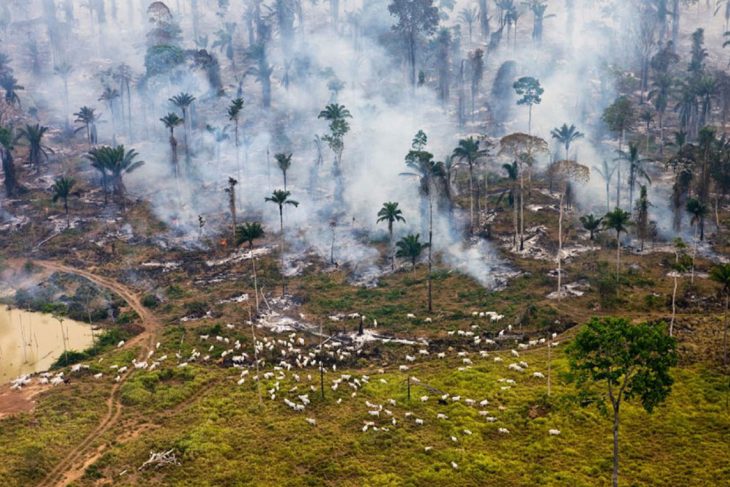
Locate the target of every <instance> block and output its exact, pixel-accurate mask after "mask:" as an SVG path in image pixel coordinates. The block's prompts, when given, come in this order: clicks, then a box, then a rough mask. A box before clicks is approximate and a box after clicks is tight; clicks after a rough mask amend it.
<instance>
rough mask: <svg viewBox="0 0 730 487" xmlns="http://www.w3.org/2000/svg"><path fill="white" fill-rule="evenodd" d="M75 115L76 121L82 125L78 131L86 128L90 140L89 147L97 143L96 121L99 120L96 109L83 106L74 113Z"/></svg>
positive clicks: (87, 137)
mask: <svg viewBox="0 0 730 487" xmlns="http://www.w3.org/2000/svg"><path fill="white" fill-rule="evenodd" d="M74 117H76V119H75V120H74V123H78V124H81V127H78V128H77V129H76V132H80V131H82V130H86V139H87V140H88V142H89V148H91V147H93V146H94V145H96V122H98V121H99V116H98V115H97V114H96V110H94V109H93V108H91V107H87V106H83V107H81V108H80V109H79V111H78V112H76V113H74Z"/></svg>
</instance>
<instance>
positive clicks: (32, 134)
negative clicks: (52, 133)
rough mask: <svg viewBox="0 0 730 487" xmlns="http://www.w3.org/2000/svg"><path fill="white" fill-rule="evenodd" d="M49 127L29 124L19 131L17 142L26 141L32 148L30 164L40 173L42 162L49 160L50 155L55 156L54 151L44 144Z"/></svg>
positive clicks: (29, 158) (29, 156)
mask: <svg viewBox="0 0 730 487" xmlns="http://www.w3.org/2000/svg"><path fill="white" fill-rule="evenodd" d="M48 130H49V129H48V127H44V126H42V125H39V124H35V125H30V124H27V125H26V126H25V127H22V128H21V129H19V130H18V135H17V136H16V137H15V140H16V141H18V140H21V139H24V140H25V141H26V142H27V143H28V146H29V147H30V152H29V154H28V162H30V165H31V166H33V167H34V168H35V170H36V172H38V171H40V168H41V162H42V161H43V160H44V159H46V160H47V159H48V154H53V149H51V148H50V147H48V146H46V145H45V144H44V143H43V137H45V135H46V134H47V133H48Z"/></svg>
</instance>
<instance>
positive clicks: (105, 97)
mask: <svg viewBox="0 0 730 487" xmlns="http://www.w3.org/2000/svg"><path fill="white" fill-rule="evenodd" d="M119 96H120V95H119V91H117V90H116V89H114V88H110V87H108V86H107V87H106V88H105V89H104V92H103V93H102V94H101V96H100V97H99V101H103V102H105V103H106V105H107V107H108V108H109V112H110V113H111V118H112V143H113V144H116V143H117V133H116V132H117V128H116V127H117V122H116V120H117V117H116V110H114V106H115V103H114V102H115V100H116V99H117V98H119Z"/></svg>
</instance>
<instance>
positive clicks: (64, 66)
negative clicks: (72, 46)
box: [53, 62, 73, 124]
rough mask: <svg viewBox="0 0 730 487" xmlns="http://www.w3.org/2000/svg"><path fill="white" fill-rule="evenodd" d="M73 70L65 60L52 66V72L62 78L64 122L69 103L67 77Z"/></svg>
mask: <svg viewBox="0 0 730 487" xmlns="http://www.w3.org/2000/svg"><path fill="white" fill-rule="evenodd" d="M72 71H73V66H71V65H70V64H69V63H67V62H63V63H61V64H59V65H57V66H55V67H54V68H53V72H54V73H55V74H56V75H57V76H58V77H60V78H61V80H63V102H64V106H63V109H64V113H65V117H66V124H68V112H69V103H68V78H69V77H70V76H71V72H72Z"/></svg>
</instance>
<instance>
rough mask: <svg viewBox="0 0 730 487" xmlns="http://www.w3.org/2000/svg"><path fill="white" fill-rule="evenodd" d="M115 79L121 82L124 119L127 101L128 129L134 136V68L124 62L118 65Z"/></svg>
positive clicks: (120, 92) (113, 74)
mask: <svg viewBox="0 0 730 487" xmlns="http://www.w3.org/2000/svg"><path fill="white" fill-rule="evenodd" d="M112 77H113V78H114V80H115V81H116V82H117V83H119V94H120V95H121V97H120V101H121V104H122V120H124V103H125V99H126V103H127V131H128V133H129V137H130V138H131V137H132V88H131V86H132V82H133V81H134V72H133V71H132V68H131V67H130V66H129V65H128V64H126V63H122V64H120V65H119V66H117V67H116V69H115V70H114V71H113V73H112Z"/></svg>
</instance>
